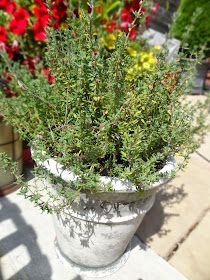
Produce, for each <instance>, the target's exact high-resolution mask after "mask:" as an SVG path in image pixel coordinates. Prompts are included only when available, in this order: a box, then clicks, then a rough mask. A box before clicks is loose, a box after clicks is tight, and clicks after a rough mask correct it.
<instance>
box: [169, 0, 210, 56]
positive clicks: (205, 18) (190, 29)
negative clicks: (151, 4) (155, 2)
mask: <svg viewBox="0 0 210 280" xmlns="http://www.w3.org/2000/svg"><path fill="white" fill-rule="evenodd" d="M209 15H210V1H206V0H199V1H196V0H193V1H192V0H182V1H181V3H180V6H179V8H178V11H177V17H176V20H175V22H174V24H173V25H172V28H171V31H172V34H173V35H174V36H175V37H177V38H178V39H181V40H183V42H184V43H187V44H188V47H189V48H190V50H191V52H194V51H195V50H198V49H201V48H202V47H203V46H204V45H205V46H206V47H207V50H206V55H207V56H209V54H210V29H209V25H210V20H209ZM186 34H187V36H186Z"/></svg>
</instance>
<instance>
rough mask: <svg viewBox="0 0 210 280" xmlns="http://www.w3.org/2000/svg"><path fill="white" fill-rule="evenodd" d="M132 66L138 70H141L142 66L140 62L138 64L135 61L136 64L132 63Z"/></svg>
mask: <svg viewBox="0 0 210 280" xmlns="http://www.w3.org/2000/svg"><path fill="white" fill-rule="evenodd" d="M134 68H135V69H136V70H138V71H141V70H142V66H141V64H139V63H136V64H135V65H134Z"/></svg>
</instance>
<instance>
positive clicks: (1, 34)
mask: <svg viewBox="0 0 210 280" xmlns="http://www.w3.org/2000/svg"><path fill="white" fill-rule="evenodd" d="M6 41H7V31H6V28H5V27H4V26H3V25H0V42H3V43H5V42H6Z"/></svg>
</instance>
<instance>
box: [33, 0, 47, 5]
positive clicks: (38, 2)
mask: <svg viewBox="0 0 210 280" xmlns="http://www.w3.org/2000/svg"><path fill="white" fill-rule="evenodd" d="M35 3H36V4H37V5H43V4H45V3H44V1H43V0H35Z"/></svg>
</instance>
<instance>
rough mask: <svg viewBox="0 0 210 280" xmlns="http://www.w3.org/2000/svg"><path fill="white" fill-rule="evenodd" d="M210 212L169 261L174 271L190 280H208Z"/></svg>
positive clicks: (209, 273) (209, 274) (209, 266)
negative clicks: (176, 270)
mask: <svg viewBox="0 0 210 280" xmlns="http://www.w3.org/2000/svg"><path fill="white" fill-rule="evenodd" d="M209 244H210V211H208V212H207V214H206V215H205V217H204V218H203V219H202V221H201V222H200V223H199V224H198V225H197V227H196V228H195V229H194V230H193V231H192V232H191V233H190V235H189V236H188V237H187V239H186V240H185V241H184V243H182V244H181V245H180V247H179V249H178V250H177V251H176V252H175V254H174V256H173V257H172V258H171V259H170V261H169V262H170V264H172V265H173V266H174V267H175V268H176V269H178V270H179V271H180V272H182V273H183V274H184V275H185V276H186V277H187V278H188V279H190V280H209V279H210V265H209V264H210V250H209Z"/></svg>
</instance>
